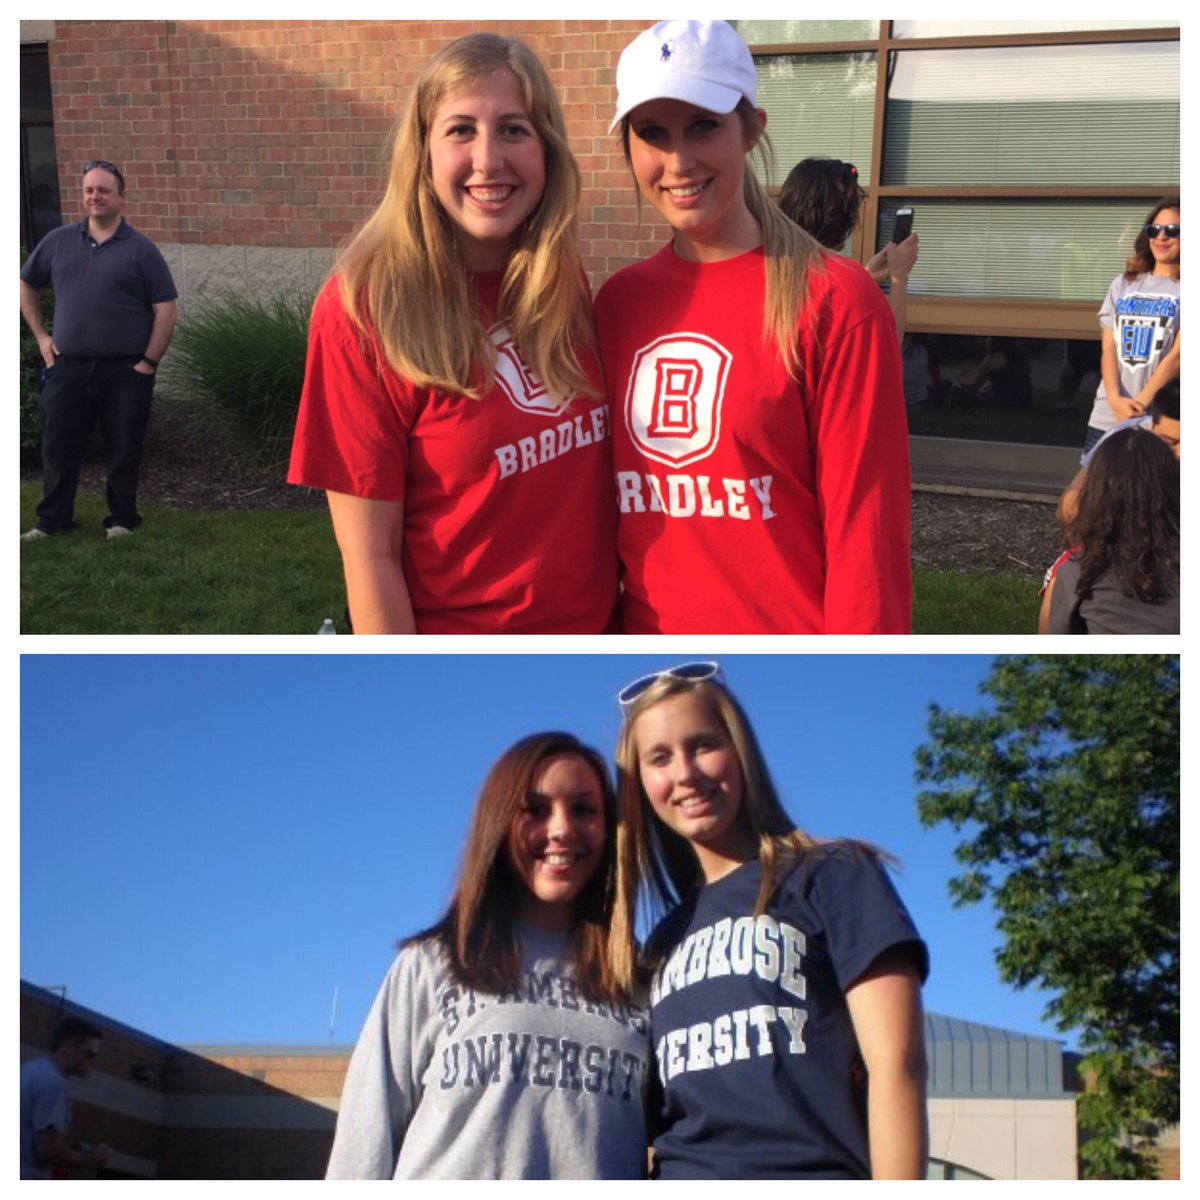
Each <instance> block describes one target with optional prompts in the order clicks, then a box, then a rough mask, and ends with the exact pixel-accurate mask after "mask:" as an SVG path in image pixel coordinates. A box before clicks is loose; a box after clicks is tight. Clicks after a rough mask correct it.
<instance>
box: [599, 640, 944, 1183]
mask: <svg viewBox="0 0 1200 1200" xmlns="http://www.w3.org/2000/svg"><path fill="white" fill-rule="evenodd" d="M620 700H621V705H622V708H623V710H624V722H623V725H622V729H621V734H620V739H619V742H618V745H617V767H618V773H619V782H618V795H619V799H620V809H621V816H622V820H623V821H624V822H625V824H626V825H627V826H628V828H629V837H630V842H631V845H632V847H633V850H634V854H633V859H634V862H636V864H637V865H636V869H637V871H638V874H639V877H640V878H641V879H642V880H643V881H644V882H645V884H646V888H647V892H648V899H649V907H650V910H651V913H652V914H653V915H659V914H661V913H663V912H664V911H666V914H667V915H666V916H665V917H664V918H663V919H662V920H660V921H659V923H658V924H657V926H656V927H655V929H654V932H653V933H652V934H651V936H650V939H649V943H648V955H649V958H650V965H651V966H653V967H655V968H656V973H655V976H654V981H653V983H652V985H651V992H650V1002H651V1016H650V1023H651V1040H652V1043H653V1045H654V1048H655V1054H656V1058H657V1070H658V1077H659V1079H660V1080H661V1083H662V1089H663V1094H662V1098H661V1111H660V1112H659V1113H658V1114H657V1115H655V1114H651V1121H652V1123H654V1124H657V1126H658V1128H659V1130H660V1132H659V1133H658V1136H657V1137H656V1138H655V1141H654V1160H655V1171H656V1173H657V1175H658V1176H660V1177H661V1178H664V1179H683V1178H723V1179H730V1178H763V1179H767V1178H776V1179H778V1178H810V1179H817V1178H834V1179H836V1178H871V1177H874V1178H905V1179H923V1178H924V1177H925V1167H926V1158H927V1142H928V1134H927V1128H926V1112H925V1078H926V1068H925V1058H924V1047H925V1042H924V1020H923V1017H922V1012H921V984H922V982H923V981H924V979H925V977H926V975H927V974H928V969H929V960H928V952H927V950H926V948H925V945H924V943H923V942H922V941H921V939H920V937H919V935H918V933H917V931H916V928H915V927H914V925H913V923H912V920H911V918H910V917H909V915H908V913H907V912H906V911H905V909H904V906H903V904H902V903H901V902H900V899H899V898H898V896H897V895H896V892H895V890H894V889H893V888H892V885H891V883H890V882H889V880H888V878H887V876H886V874H885V873H884V870H883V866H882V863H881V859H882V858H884V857H885V856H883V855H882V854H881V852H880V851H878V850H876V849H875V848H873V847H871V846H868V845H866V844H865V843H861V842H854V841H831V842H820V841H818V840H817V839H815V838H813V837H810V836H809V835H808V834H806V833H804V832H802V831H801V830H799V829H797V828H796V827H795V825H794V824H793V822H792V820H791V819H790V818H789V817H788V815H787V813H786V812H785V811H784V809H783V806H782V804H781V803H780V800H779V796H778V794H777V792H776V790H775V786H774V784H773V783H772V781H771V776H770V772H769V771H768V769H767V765H766V762H765V761H764V759H763V755H762V752H761V750H760V748H759V745H758V741H757V739H756V738H755V735H754V731H753V729H752V728H751V726H750V722H749V720H748V719H747V718H746V715H745V713H744V712H743V711H742V709H741V707H740V705H739V704H738V703H737V701H736V700H735V699H734V697H733V695H732V694H731V693H730V691H729V689H728V688H727V687H726V686H725V683H724V679H723V677H722V675H721V672H720V668H719V666H718V665H717V664H716V663H685V664H683V665H682V666H679V667H673V668H671V669H669V670H666V671H662V672H658V673H656V674H654V675H650V676H646V677H644V678H642V679H639V680H635V681H634V682H633V683H632V684H630V685H629V686H628V687H626V688H625V689H624V690H623V691H622V693H621V696H620ZM864 1073H865V1076H866V1077H867V1078H868V1079H869V1086H867V1087H865V1088H864V1086H863V1084H864Z"/></svg>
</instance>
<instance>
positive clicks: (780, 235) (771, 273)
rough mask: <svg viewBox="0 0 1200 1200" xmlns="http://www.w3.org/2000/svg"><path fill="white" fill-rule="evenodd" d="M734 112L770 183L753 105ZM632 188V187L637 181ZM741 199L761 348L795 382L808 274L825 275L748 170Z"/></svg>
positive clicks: (801, 235) (766, 143)
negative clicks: (758, 281)
mask: <svg viewBox="0 0 1200 1200" xmlns="http://www.w3.org/2000/svg"><path fill="white" fill-rule="evenodd" d="M734 112H735V113H736V114H737V117H738V119H739V120H740V121H741V123H742V130H743V132H744V135H745V138H746V140H747V142H749V143H750V144H751V146H752V147H753V149H754V151H755V153H757V154H758V156H759V161H760V162H761V163H762V166H763V171H764V174H765V175H766V176H767V178H770V172H771V171H772V169H773V168H774V163H775V148H774V146H772V144H771V139H770V137H769V136H768V134H767V131H766V130H765V129H763V128H761V127H760V125H759V124H758V119H757V116H756V111H755V108H754V105H753V104H751V103H750V101H749V100H747V99H746V97H745V96H743V97H742V98H741V99H740V100H739V101H738V103H737V108H735V109H734ZM629 129H630V120H629V117H628V116H625V117H623V118H622V120H621V148H622V150H623V151H624V154H625V162H626V163H627V164H629V165H630V169H631V170H632V158H631V156H630V152H629ZM748 153H749V152H747V154H748ZM634 185H635V187H636V186H637V181H636V178H635V180H634ZM639 195H640V190H639ZM742 195H743V198H744V199H745V202H746V207H747V208H748V209H749V210H750V215H751V216H752V217H753V218H754V219H755V220H756V221H757V222H758V227H759V228H760V229H761V230H762V235H763V256H764V258H765V259H766V266H767V286H766V293H765V296H764V298H763V344H764V345H767V346H770V345H774V346H775V348H776V349H777V350H778V352H779V356H780V358H781V359H782V360H783V365H784V367H785V368H786V370H787V373H788V374H789V375H790V376H791V377H792V378H793V379H795V380H799V379H800V377H801V375H802V374H803V372H804V364H803V363H801V361H800V352H799V347H798V339H797V337H796V329H797V325H798V323H799V319H800V315H801V313H802V312H803V311H804V307H805V304H806V302H807V299H808V285H809V272H810V271H818V272H819V271H823V270H824V269H825V267H824V263H823V261H822V258H821V254H822V251H821V246H820V243H818V242H817V240H816V238H814V237H813V236H812V235H811V234H808V233H806V232H805V231H804V230H803V229H801V228H800V226H799V225H797V224H796V223H795V221H792V220H790V219H789V218H788V217H787V216H785V215H784V214H783V212H781V211H780V209H779V206H778V205H776V204H775V203H774V202H773V201H772V200H771V198H770V196H768V195H767V193H766V190H765V189H764V187H763V185H762V184H761V183H760V182H759V181H758V176H757V175H755V173H754V172H753V171H752V170H750V167H749V164H747V165H746V168H745V170H744V172H743V175H742Z"/></svg>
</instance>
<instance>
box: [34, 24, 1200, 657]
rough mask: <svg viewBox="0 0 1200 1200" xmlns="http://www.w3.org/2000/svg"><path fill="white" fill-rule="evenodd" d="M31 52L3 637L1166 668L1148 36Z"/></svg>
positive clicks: (1164, 118)
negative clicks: (10, 587) (1030, 638)
mask: <svg viewBox="0 0 1200 1200" xmlns="http://www.w3.org/2000/svg"><path fill="white" fill-rule="evenodd" d="M20 51H21V76H20V87H21V143H20V156H21V183H20V214H21V267H20V312H21V324H20V329H21V343H20V361H19V369H20V374H21V379H20V392H19V398H20V434H21V486H20V496H21V512H20V539H21V543H22V545H21V550H20V554H21V568H20V570H21V601H20V633H22V634H29V635H47V634H84V635H100V634H119V635H128V634H151V635H163V634H242V635H245V634H254V635H257V634H342V635H347V634H389V633H401V634H414V633H415V634H443V635H454V636H457V635H465V634H484V635H497V634H527V635H528V634H532V635H541V634H556V635H559V634H567V635H594V634H614V635H620V634H635V635H636V634H642V635H645V634H668V635H670V634H693V635H721V634H759V635H764V634H766V635H789V634H843V635H863V634H884V635H896V634H910V633H913V634H918V635H930V634H950V635H967V634H984V635H988V634H992V635H996V634H1033V633H1040V634H1049V635H1057V634H1126V633H1128V634H1142V635H1145V634H1168V635H1170V634H1178V633H1179V631H1180V618H1179V603H1180V582H1179V581H1180V549H1179V540H1180V530H1179V525H1180V520H1179V472H1180V465H1179V459H1180V399H1179V390H1180V329H1179V315H1180V256H1181V249H1180V247H1181V238H1180V231H1181V216H1180V212H1181V209H1180V194H1179V193H1180V30H1179V27H1178V24H1177V23H1176V24H1171V25H1167V24H1163V23H1161V22H1160V23H1155V22H1153V21H1148V20H1145V19H1142V20H1137V19H1133V20H1101V19H1095V20H1084V19H1075V18H1064V19H1062V20H1039V21H1029V20H1005V21H966V20H912V21H892V20H882V21H881V20H874V21H867V20H845V21H825V20H818V21H807V20H795V21H791V20H762V21H729V22H726V21H711V20H691V19H686V20H685V19H678V20H660V21H654V20H642V21H630V20H611V21H606V20H577V21H571V20H557V21H552V20H530V21H495V22H492V21H483V22H481V21H466V20H459V21H373V20H355V21H340V20H330V21H315V20H301V19H297V20H270V21H240V20H224V21H217V20H213V21H166V20H157V21H154V20H132V21H21V22H20ZM1116 80H1120V81H1121V83H1120V86H1119V88H1115V87H1114V81H1116Z"/></svg>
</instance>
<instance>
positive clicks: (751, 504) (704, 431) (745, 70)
mask: <svg viewBox="0 0 1200 1200" xmlns="http://www.w3.org/2000/svg"><path fill="white" fill-rule="evenodd" d="M617 91H618V97H617V112H616V116H615V117H614V119H613V128H618V127H619V129H620V134H621V141H622V145H623V146H624V149H625V155H626V158H627V160H628V162H629V164H630V167H631V169H632V171H633V174H634V177H635V179H636V181H637V185H638V188H639V191H640V194H641V197H642V198H643V199H644V200H646V201H647V202H648V203H649V204H650V205H651V206H652V207H653V208H654V209H655V210H656V211H657V212H658V213H659V214H660V215H661V216H662V217H664V218H665V219H666V221H667V222H668V224H669V225H670V227H671V231H672V234H673V237H672V240H671V242H670V243H669V244H668V245H667V246H665V247H664V248H663V249H662V250H661V251H660V252H659V253H657V254H655V255H654V256H652V257H651V258H649V259H647V260H645V261H644V262H641V263H637V264H635V265H633V266H631V267H626V268H625V269H624V270H622V271H620V272H618V273H617V274H616V275H615V276H613V278H612V279H610V280H609V281H608V282H607V283H606V284H605V286H604V288H603V289H602V290H601V292H600V294H599V296H598V297H597V301H596V330H597V334H598V337H599V341H600V352H601V359H602V361H603V363H604V372H605V378H606V380H607V383H608V387H609V389H610V392H611V394H612V398H613V431H614V432H613V437H614V442H613V455H614V462H615V468H616V479H617V498H618V506H619V510H620V524H619V533H618V548H619V552H620V556H621V570H622V583H623V596H622V603H621V627H622V630H623V631H624V632H626V633H906V632H908V630H909V623H910V614H911V607H912V601H911V584H910V576H909V472H908V440H907V426H906V418H905V411H904V395H903V387H902V383H901V369H900V353H899V347H898V345H897V341H896V332H895V325H894V322H893V320H892V315H891V313H890V311H889V310H888V306H887V303H886V301H885V300H884V299H883V297H882V295H881V294H880V293H879V289H878V288H877V287H876V286H875V284H874V282H873V281H872V279H871V277H870V276H869V275H868V274H867V272H866V271H864V270H863V268H862V267H861V266H859V265H858V264H857V263H851V262H847V261H845V260H842V259H841V258H840V256H838V255H831V254H826V253H823V252H822V250H821V248H820V246H819V245H818V244H817V242H816V241H815V240H814V239H813V238H812V237H810V236H809V235H808V234H807V233H805V232H804V231H803V230H802V229H800V227H799V226H797V225H795V224H794V223H793V222H792V221H790V220H789V219H788V218H787V217H785V216H784V215H783V213H782V212H780V210H779V209H778V208H777V207H776V206H775V205H774V204H773V203H772V202H771V201H770V200H769V198H768V197H767V194H766V192H765V191H764V189H763V187H762V186H761V184H760V183H759V182H758V180H757V178H756V177H755V175H754V173H753V171H752V170H751V169H750V168H749V166H748V164H747V156H748V155H749V153H750V151H751V150H754V149H756V148H758V149H760V150H763V151H765V150H767V149H769V144H768V143H767V141H766V137H765V126H766V120H767V118H766V113H764V112H763V111H762V109H760V108H757V107H756V105H755V99H756V91H757V77H756V74H755V69H754V62H753V59H752V58H751V55H750V51H749V49H748V48H747V47H746V45H745V43H744V42H742V40H741V39H740V38H739V37H738V36H737V34H736V33H735V32H734V30H733V29H732V27H730V26H729V25H728V24H726V23H725V22H723V21H661V22H659V23H658V24H657V25H655V26H653V27H652V28H650V29H647V30H646V31H645V32H643V33H642V34H640V35H639V36H638V37H637V38H636V39H635V40H634V41H633V42H632V43H631V44H630V45H629V46H627V47H626V49H625V51H624V52H623V53H622V55H621V59H620V62H619V65H618V67H617Z"/></svg>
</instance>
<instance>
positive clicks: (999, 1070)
mask: <svg viewBox="0 0 1200 1200" xmlns="http://www.w3.org/2000/svg"><path fill="white" fill-rule="evenodd" d="M925 1052H926V1055H927V1057H928V1059H929V1095H930V1096H931V1097H943V1098H945V1097H952V1096H977V1097H979V1096H993V1097H1018V1096H1019V1097H1021V1098H1023V1099H1043V1100H1051V1099H1062V1098H1063V1097H1066V1096H1070V1095H1073V1093H1072V1092H1069V1091H1067V1090H1066V1088H1065V1087H1064V1086H1063V1047H1062V1043H1061V1042H1059V1041H1055V1040H1054V1039H1052V1038H1044V1037H1038V1036H1036V1035H1035V1034H1029V1033H1012V1032H1010V1031H1009V1030H1007V1029H997V1028H996V1027H995V1026H992V1025H979V1024H977V1023H976V1022H974V1021H963V1020H960V1019H959V1018H957V1017H943V1016H939V1015H938V1014H937V1013H926V1014H925Z"/></svg>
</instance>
